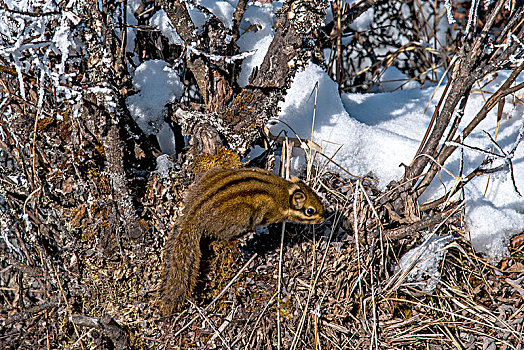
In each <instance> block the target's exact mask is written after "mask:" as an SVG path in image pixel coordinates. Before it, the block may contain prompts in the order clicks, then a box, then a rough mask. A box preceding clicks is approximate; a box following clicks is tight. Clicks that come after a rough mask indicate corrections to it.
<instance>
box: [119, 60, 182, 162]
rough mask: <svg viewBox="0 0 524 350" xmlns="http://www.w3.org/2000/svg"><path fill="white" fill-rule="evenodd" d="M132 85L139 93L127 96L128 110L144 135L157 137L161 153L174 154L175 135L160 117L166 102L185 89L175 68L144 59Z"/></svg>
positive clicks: (161, 62)
mask: <svg viewBox="0 0 524 350" xmlns="http://www.w3.org/2000/svg"><path fill="white" fill-rule="evenodd" d="M133 86H134V87H135V89H136V90H138V91H139V92H138V93H137V94H135V95H132V96H130V97H128V98H127V99H126V104H127V107H128V108H129V112H130V113H131V115H132V116H133V118H134V119H135V121H136V122H137V124H138V126H139V127H140V128H141V129H142V131H143V132H144V133H145V134H146V135H156V136H157V138H158V143H159V144H160V148H161V150H162V152H164V153H169V154H171V153H174V151H175V148H174V144H175V141H174V134H173V132H172V130H171V129H170V128H169V126H168V125H167V124H166V122H165V121H164V118H163V117H164V107H165V105H166V104H168V103H170V102H174V101H176V100H178V99H179V98H180V97H181V96H182V94H183V92H184V86H183V84H182V83H181V82H180V77H179V74H178V72H177V70H175V69H173V68H170V67H169V66H168V64H167V63H166V62H165V61H161V60H149V61H146V62H144V63H142V64H141V65H140V66H139V67H137V69H136V71H135V75H134V77H133Z"/></svg>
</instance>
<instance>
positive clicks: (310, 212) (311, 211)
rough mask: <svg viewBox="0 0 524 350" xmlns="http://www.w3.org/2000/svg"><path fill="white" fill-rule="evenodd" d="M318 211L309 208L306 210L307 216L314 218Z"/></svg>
mask: <svg viewBox="0 0 524 350" xmlns="http://www.w3.org/2000/svg"><path fill="white" fill-rule="evenodd" d="M316 212H317V211H316V210H315V209H314V208H307V209H306V215H307V216H312V215H314V214H315V213H316Z"/></svg>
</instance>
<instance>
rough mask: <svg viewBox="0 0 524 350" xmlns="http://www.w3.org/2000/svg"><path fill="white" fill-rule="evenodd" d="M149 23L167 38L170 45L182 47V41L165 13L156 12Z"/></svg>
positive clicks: (161, 11)
mask: <svg viewBox="0 0 524 350" xmlns="http://www.w3.org/2000/svg"><path fill="white" fill-rule="evenodd" d="M149 23H151V25H152V26H154V27H157V28H158V29H159V30H160V31H161V32H162V34H163V35H164V36H165V37H166V38H167V40H168V41H169V43H170V44H176V45H183V44H184V41H183V40H182V38H181V37H180V35H178V33H177V32H176V29H175V27H173V24H172V23H171V20H170V19H169V17H167V13H166V12H165V11H164V10H159V11H157V12H156V13H155V14H154V15H153V16H152V17H151V18H150V19H149Z"/></svg>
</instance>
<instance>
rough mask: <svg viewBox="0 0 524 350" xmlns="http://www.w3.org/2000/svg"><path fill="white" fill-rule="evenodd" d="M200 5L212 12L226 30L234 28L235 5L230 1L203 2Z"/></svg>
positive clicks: (211, 0) (208, 0)
mask: <svg viewBox="0 0 524 350" xmlns="http://www.w3.org/2000/svg"><path fill="white" fill-rule="evenodd" d="M200 5H201V6H204V7H205V8H207V9H208V10H209V11H211V13H213V14H214V15H215V16H216V17H217V18H218V19H219V20H220V21H221V22H222V23H223V24H224V26H225V27H226V28H229V29H231V28H232V27H233V12H235V7H234V6H233V4H231V3H230V2H228V1H218V0H201V2H200Z"/></svg>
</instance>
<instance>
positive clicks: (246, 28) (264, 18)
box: [237, 1, 281, 86]
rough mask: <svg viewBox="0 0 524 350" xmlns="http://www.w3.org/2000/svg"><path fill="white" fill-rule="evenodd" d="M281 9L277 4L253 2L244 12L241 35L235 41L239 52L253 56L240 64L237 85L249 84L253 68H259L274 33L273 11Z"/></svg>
mask: <svg viewBox="0 0 524 350" xmlns="http://www.w3.org/2000/svg"><path fill="white" fill-rule="evenodd" d="M278 7H281V4H280V3H279V2H276V1H275V2H273V3H268V4H262V3H259V2H255V3H254V4H252V5H251V6H249V7H248V8H247V9H246V11H245V12H244V17H243V19H242V22H241V23H240V29H241V31H242V32H243V34H242V35H241V36H240V38H239V39H238V41H237V44H238V48H239V49H240V52H245V51H254V54H253V55H252V56H250V57H247V58H246V59H245V60H244V61H243V62H242V71H241V72H240V75H239V77H238V81H237V82H238V84H239V85H240V86H246V85H247V84H248V83H249V76H250V75H251V72H252V71H253V69H254V68H255V67H258V66H260V64H261V63H262V61H263V60H264V57H265V56H266V53H267V50H268V48H269V45H270V44H271V41H273V36H274V35H275V31H274V29H273V25H274V24H275V9H276V8H278Z"/></svg>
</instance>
